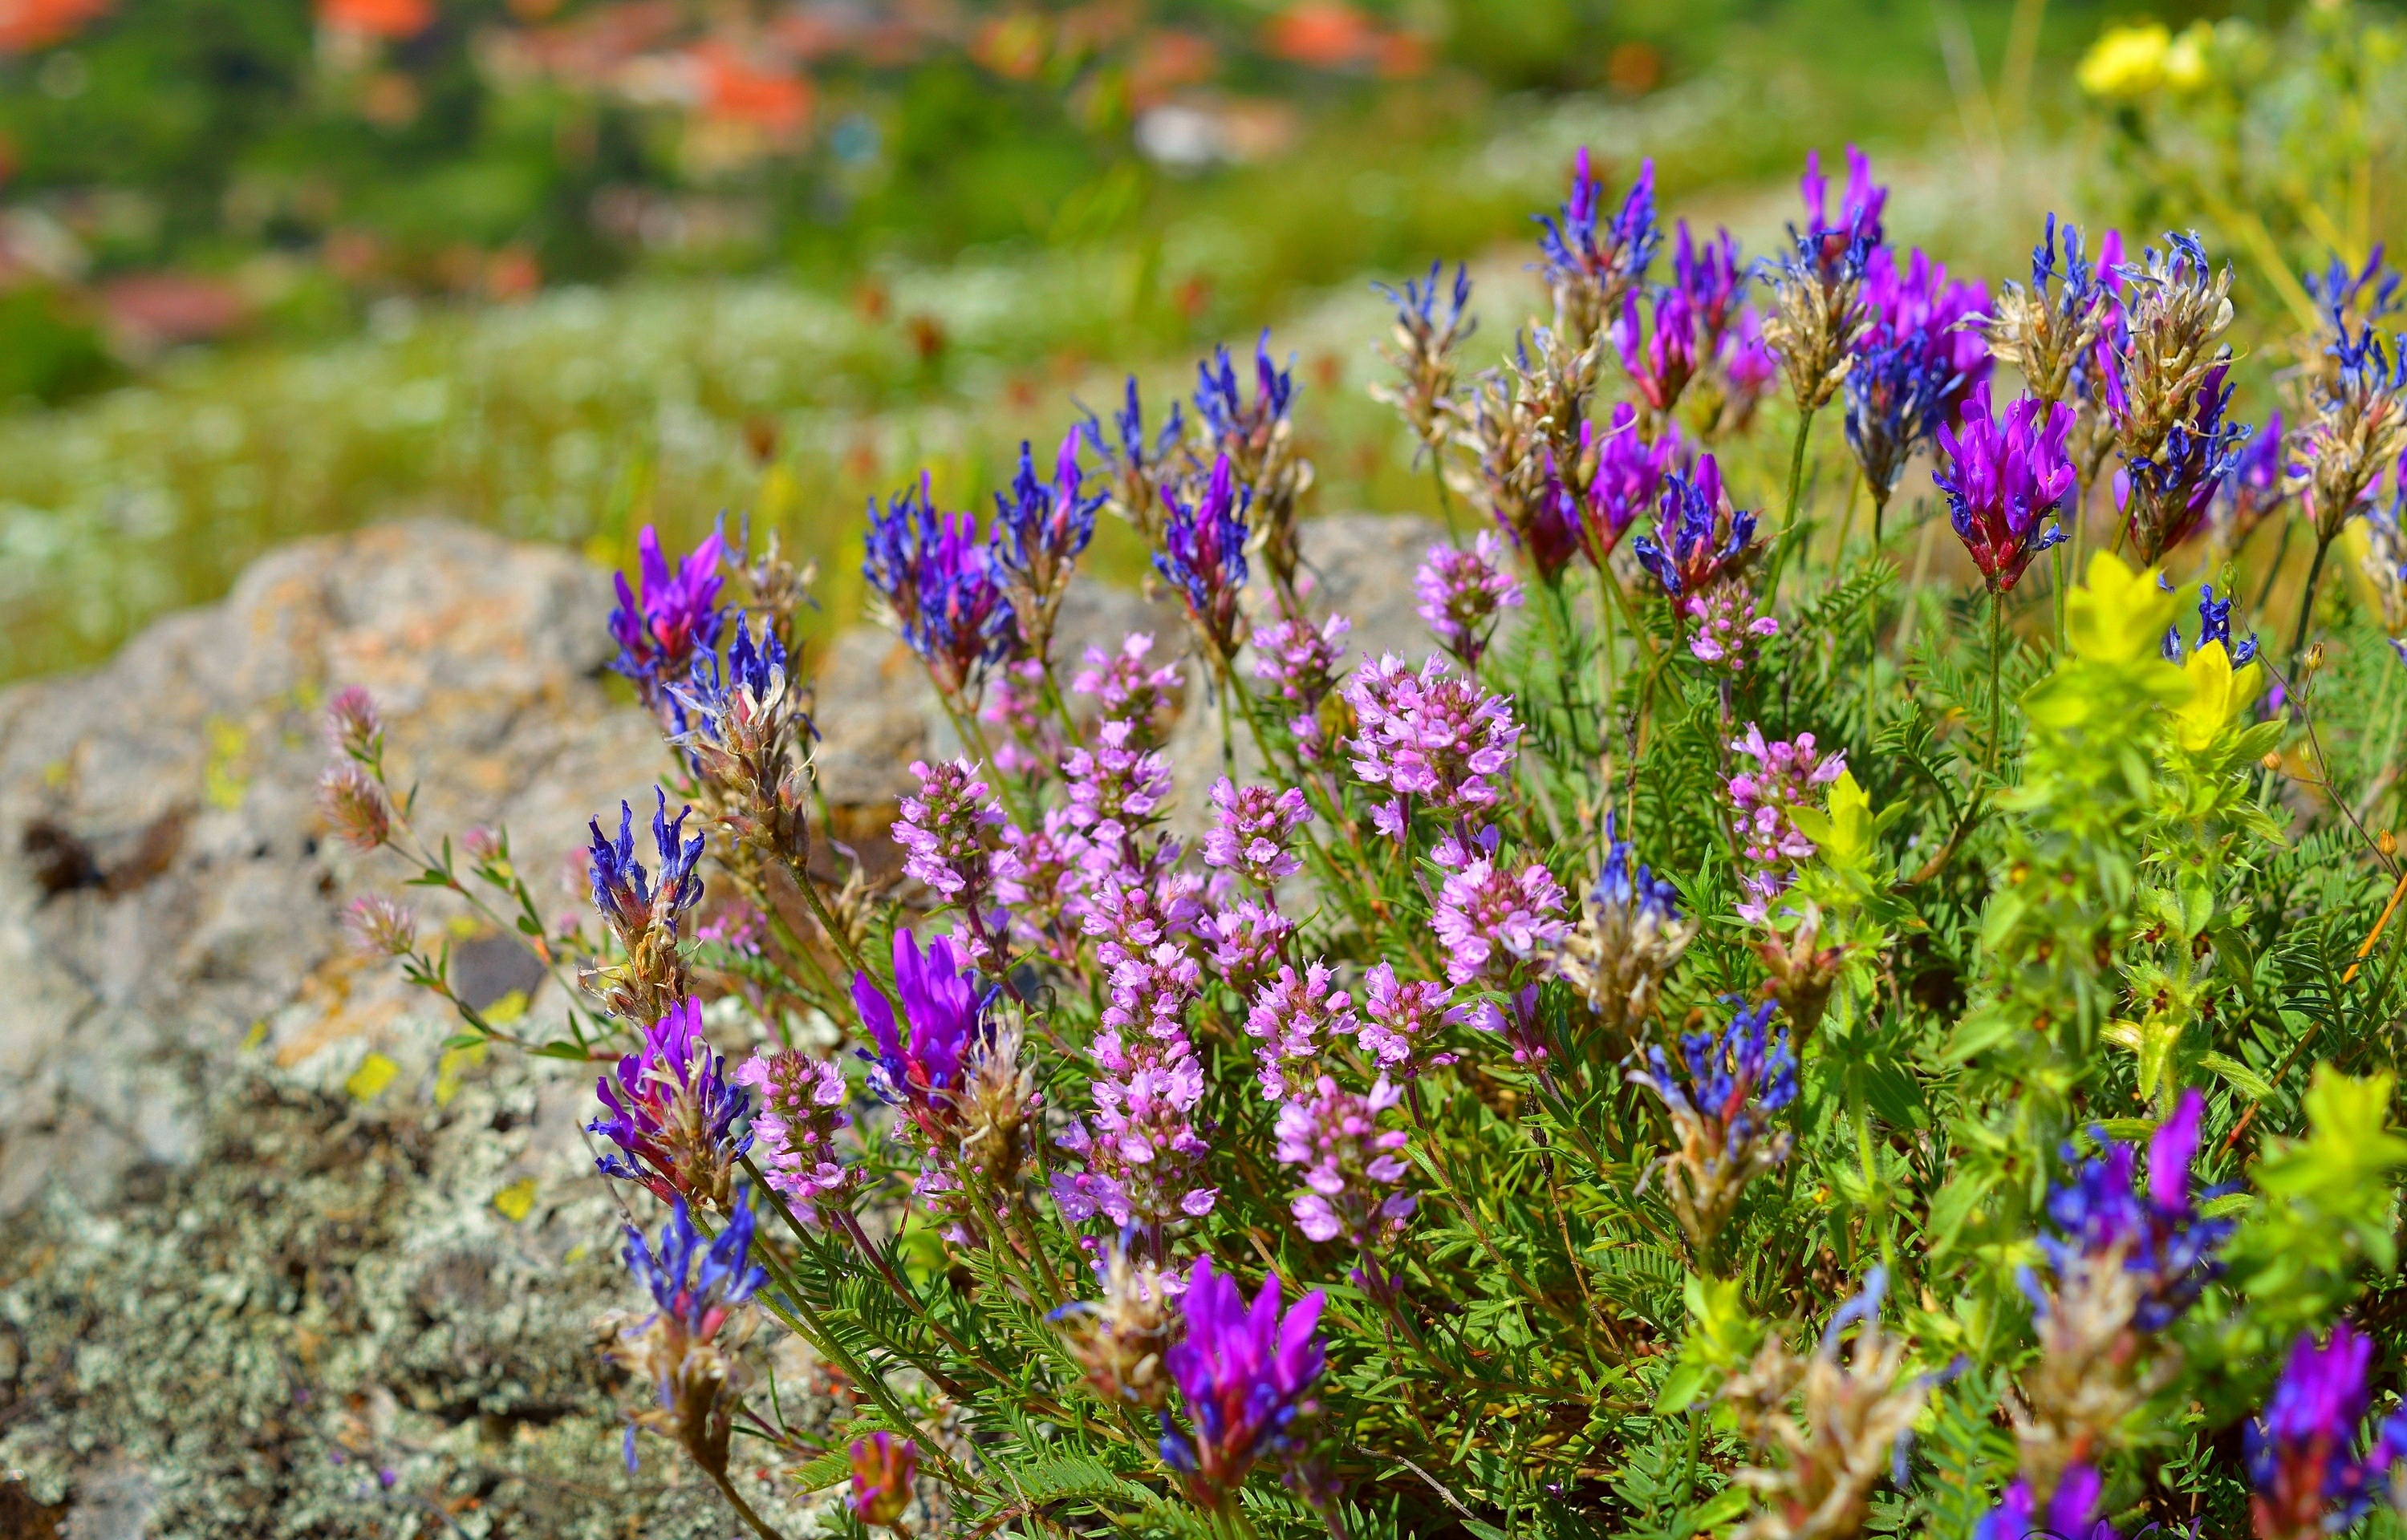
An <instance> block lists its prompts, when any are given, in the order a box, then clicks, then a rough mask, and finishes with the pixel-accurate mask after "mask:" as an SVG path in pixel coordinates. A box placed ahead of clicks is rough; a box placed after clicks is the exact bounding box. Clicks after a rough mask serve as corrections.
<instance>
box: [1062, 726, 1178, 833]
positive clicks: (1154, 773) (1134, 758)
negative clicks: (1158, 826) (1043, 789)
mask: <svg viewBox="0 0 2407 1540" xmlns="http://www.w3.org/2000/svg"><path fill="white" fill-rule="evenodd" d="M1134 739H1135V729H1134V728H1132V727H1131V726H1130V725H1129V724H1128V723H1126V722H1105V723H1104V724H1102V725H1101V726H1100V727H1098V728H1096V729H1095V745H1094V747H1093V748H1091V749H1077V750H1074V751H1073V752H1072V753H1071V755H1070V757H1069V758H1067V759H1065V760H1063V761H1062V763H1061V774H1062V778H1063V780H1064V781H1066V782H1067V783H1068V785H1069V792H1070V806H1069V816H1070V825H1071V827H1074V828H1076V829H1078V830H1080V831H1082V832H1083V833H1084V834H1085V835H1086V836H1087V838H1088V839H1089V840H1090V841H1092V842H1093V848H1092V850H1091V851H1090V856H1089V859H1090V865H1095V864H1132V863H1133V862H1134V861H1135V852H1134V845H1133V841H1134V840H1135V837H1136V834H1137V831H1138V830H1139V829H1142V828H1144V827H1146V826H1147V825H1148V824H1151V823H1153V822H1155V821H1156V820H1157V819H1158V818H1160V816H1161V810H1162V806H1163V804H1164V803H1165V802H1166V801H1167V800H1168V798H1169V797H1170V761H1169V760H1168V759H1166V758H1164V757H1163V756H1162V755H1161V752H1160V751H1158V750H1146V751H1142V752H1140V751H1139V750H1138V749H1136V748H1135V747H1133V746H1132V745H1133V742H1134Z"/></svg>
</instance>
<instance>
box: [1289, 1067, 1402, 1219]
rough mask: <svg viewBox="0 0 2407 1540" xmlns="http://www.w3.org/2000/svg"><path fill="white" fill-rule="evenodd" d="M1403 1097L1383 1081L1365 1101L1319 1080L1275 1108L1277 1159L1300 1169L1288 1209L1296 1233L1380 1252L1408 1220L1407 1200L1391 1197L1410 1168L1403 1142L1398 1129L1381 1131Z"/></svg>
mask: <svg viewBox="0 0 2407 1540" xmlns="http://www.w3.org/2000/svg"><path fill="white" fill-rule="evenodd" d="M1403 1099H1404V1094H1403V1092H1401V1091H1399V1090H1397V1089H1396V1088H1395V1087H1394V1086H1393V1085H1391V1084H1389V1081H1388V1078H1387V1077H1386V1076H1385V1075H1382V1076H1380V1077H1379V1081H1378V1083H1377V1084H1375V1085H1374V1086H1373V1087H1372V1088H1371V1094H1370V1095H1367V1096H1365V1095H1361V1094H1360V1093H1358V1092H1353V1091H1344V1090H1340V1089H1339V1088H1338V1085H1337V1082H1336V1081H1333V1080H1332V1079H1330V1078H1329V1077H1328V1076H1326V1075H1323V1076H1321V1077H1320V1078H1319V1079H1318V1080H1317V1081H1314V1082H1313V1084H1312V1086H1311V1087H1310V1089H1309V1090H1308V1091H1305V1092H1303V1093H1301V1094H1299V1095H1293V1096H1290V1097H1289V1100H1288V1101H1287V1102H1286V1104H1285V1105H1283V1106H1282V1107H1280V1109H1279V1114H1278V1124H1277V1130H1276V1132H1277V1137H1278V1158H1279V1163H1280V1164H1281V1165H1283V1166H1303V1186H1304V1191H1303V1193H1301V1194H1298V1195H1297V1196H1296V1199H1295V1201H1294V1202H1293V1203H1292V1204H1291V1205H1289V1211H1290V1212H1292V1213H1293V1214H1294V1215H1295V1223H1296V1228H1297V1229H1299V1230H1302V1231H1303V1233H1304V1235H1305V1236H1306V1237H1307V1238H1309V1239H1312V1240H1318V1241H1331V1240H1336V1239H1338V1238H1339V1237H1341V1236H1343V1237H1344V1239H1345V1241H1346V1244H1347V1245H1349V1246H1352V1247H1355V1248H1357V1249H1358V1250H1371V1249H1375V1248H1378V1247H1382V1246H1385V1245H1386V1244H1388V1243H1389V1241H1391V1240H1393V1239H1395V1237H1396V1236H1398V1235H1399V1234H1401V1233H1402V1232H1403V1227H1404V1222H1405V1221H1406V1220H1408V1219H1410V1218H1412V1214H1413V1208H1414V1207H1415V1203H1416V1200H1415V1198H1414V1196H1413V1194H1410V1193H1403V1192H1392V1191H1391V1192H1389V1193H1387V1194H1384V1195H1383V1194H1381V1192H1380V1189H1382V1188H1389V1189H1392V1188H1394V1187H1395V1186H1396V1185H1397V1184H1398V1183H1399V1182H1401V1181H1403V1180H1404V1173H1405V1172H1406V1171H1407V1170H1409V1169H1411V1166H1410V1163H1408V1162H1407V1161H1406V1160H1405V1159H1404V1157H1403V1155H1401V1154H1399V1153H1397V1151H1401V1150H1402V1149H1403V1147H1404V1146H1405V1144H1406V1143H1407V1142H1409V1141H1408V1137H1407V1136H1406V1135H1405V1134H1404V1132H1403V1130H1402V1129H1389V1130H1388V1131H1386V1132H1384V1133H1382V1132H1381V1131H1380V1128H1379V1115H1380V1114H1381V1113H1383V1112H1386V1111H1387V1110H1389V1109H1391V1108H1393V1107H1395V1106H1397V1105H1398V1104H1400V1103H1401V1102H1403Z"/></svg>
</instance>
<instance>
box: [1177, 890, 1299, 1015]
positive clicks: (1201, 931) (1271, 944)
mask: <svg viewBox="0 0 2407 1540" xmlns="http://www.w3.org/2000/svg"><path fill="white" fill-rule="evenodd" d="M1294 934H1295V922H1294V921H1292V920H1290V919H1289V918H1288V917H1287V916H1286V915H1284V914H1281V913H1280V912H1279V911H1278V910H1277V909H1276V908H1275V906H1273V905H1270V904H1264V903H1257V902H1255V901H1254V900H1253V899H1251V898H1247V899H1243V900H1241V901H1239V902H1238V904H1237V905H1236V907H1234V908H1233V909H1228V910H1223V911H1220V912H1218V913H1217V914H1211V915H1206V916H1205V917H1204V918H1203V922H1202V924H1201V925H1199V927H1198V929H1197V935H1198V936H1199V937H1200V938H1201V939H1202V940H1203V941H1204V943H1205V944H1207V945H1209V946H1210V947H1211V948H1212V968H1213V971H1215V972H1217V973H1218V974H1219V976H1220V982H1222V983H1225V984H1227V985H1228V986H1229V987H1230V988H1231V989H1233V990H1235V991H1236V992H1237V993H1238V994H1239V995H1242V996H1250V995H1252V994H1253V993H1254V991H1255V990H1257V989H1259V988H1260V987H1261V986H1262V984H1263V983H1264V982H1267V981H1269V980H1270V979H1271V978H1273V977H1274V976H1275V975H1276V974H1277V972H1278V969H1279V965H1280V963H1281V962H1282V961H1283V960H1284V959H1285V958H1286V955H1287V943H1288V940H1289V938H1290V937H1292V936H1293V935H1294Z"/></svg>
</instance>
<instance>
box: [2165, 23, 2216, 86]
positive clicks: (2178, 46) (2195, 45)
mask: <svg viewBox="0 0 2407 1540" xmlns="http://www.w3.org/2000/svg"><path fill="white" fill-rule="evenodd" d="M2214 41H2215V29H2214V28H2213V27H2211V26H2209V25H2208V24H2207V23H2206V22H2204V21H2192V22H2191V23H2190V24H2189V25H2188V27H2186V29H2184V30H2183V32H2182V35H2180V36H2179V37H2176V38H2174V39H2173V41H2172V47H2171V48H2169V49H2165V61H2164V77H2165V84H2166V85H2168V86H2171V87H2172V89H2173V90H2175V91H2196V90H2197V89H2198V88H2199V87H2200V86H2202V85H2204V84H2206V80H2207V75H2208V67H2207V59H2206V50H2207V47H2208V45H2209V44H2211V43H2213V42H2214Z"/></svg>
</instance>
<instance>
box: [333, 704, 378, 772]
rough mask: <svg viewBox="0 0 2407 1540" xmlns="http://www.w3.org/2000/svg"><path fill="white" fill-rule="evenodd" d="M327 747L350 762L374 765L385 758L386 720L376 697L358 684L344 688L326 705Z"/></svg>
mask: <svg viewBox="0 0 2407 1540" xmlns="http://www.w3.org/2000/svg"><path fill="white" fill-rule="evenodd" d="M326 746H327V747H328V748H330V749H332V750H334V751H335V753H336V754H339V755H341V756H344V757H345V758H347V759H356V760H358V761H359V762H360V763H362V764H363V765H374V764H376V763H377V761H378V760H380V759H382V758H383V757H384V717H383V716H382V715H381V714H380V713H378V712H377V703H376V697H374V696H372V695H370V694H368V692H367V691H365V690H363V689H362V688H361V687H360V686H359V685H346V686H344V687H343V688H342V689H339V690H337V691H335V698H334V699H332V700H329V701H327V702H326Z"/></svg>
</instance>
